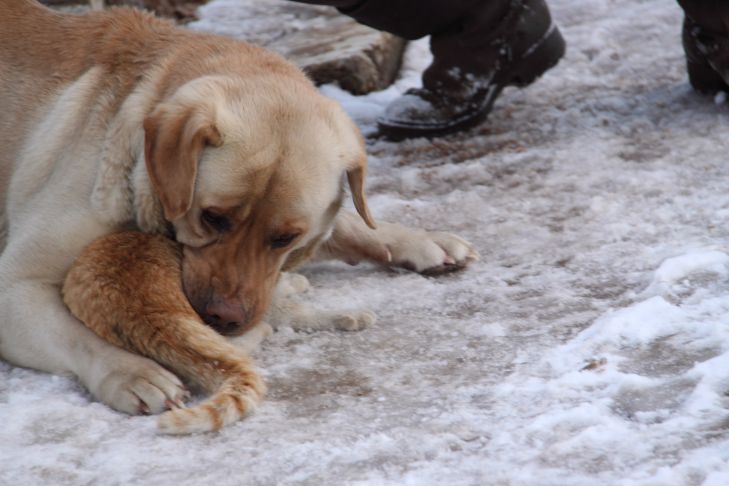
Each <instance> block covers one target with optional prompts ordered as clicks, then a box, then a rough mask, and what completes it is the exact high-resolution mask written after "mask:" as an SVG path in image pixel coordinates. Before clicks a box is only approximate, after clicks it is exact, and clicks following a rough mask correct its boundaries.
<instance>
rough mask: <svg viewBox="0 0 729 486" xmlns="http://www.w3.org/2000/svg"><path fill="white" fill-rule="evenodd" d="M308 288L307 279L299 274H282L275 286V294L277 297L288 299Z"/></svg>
mask: <svg viewBox="0 0 729 486" xmlns="http://www.w3.org/2000/svg"><path fill="white" fill-rule="evenodd" d="M309 288H311V284H310V283H309V279H308V278H306V277H304V276H303V275H301V274H300V273H290V272H283V273H281V277H280V279H279V281H278V284H277V286H276V294H277V296H278V297H288V296H291V295H294V294H300V293H302V292H306V291H307V290H309Z"/></svg>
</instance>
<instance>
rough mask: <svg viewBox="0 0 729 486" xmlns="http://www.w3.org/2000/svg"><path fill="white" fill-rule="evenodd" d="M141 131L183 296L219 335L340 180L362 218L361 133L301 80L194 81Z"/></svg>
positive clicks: (260, 298) (264, 294) (263, 300)
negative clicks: (177, 257)
mask: <svg viewBox="0 0 729 486" xmlns="http://www.w3.org/2000/svg"><path fill="white" fill-rule="evenodd" d="M144 131H145V160H146V165H147V172H148V174H149V178H150V181H151V185H152V188H153V189H154V191H155V193H156V194H157V196H158V197H159V200H160V202H161V206H162V209H163V211H164V217H165V219H166V220H168V221H169V222H170V223H171V224H172V225H173V226H174V230H175V235H176V238H177V241H179V242H180V243H182V245H183V248H184V249H183V261H182V269H183V285H184V289H185V293H186V294H187V297H188V299H189V301H190V303H191V304H192V306H193V307H194V308H195V310H196V311H197V312H198V313H199V314H200V315H201V316H202V317H203V319H204V320H205V321H206V322H208V324H210V325H212V326H213V327H214V328H216V329H217V330H218V331H220V332H222V333H224V334H238V333H240V332H243V331H244V330H245V329H247V328H248V327H249V326H250V325H252V324H255V323H256V322H258V321H259V320H260V319H261V317H262V316H263V314H264V312H265V310H266V308H267V307H268V304H269V302H270V299H271V294H272V292H273V288H274V286H275V284H276V281H277V279H278V276H279V273H280V271H281V268H282V267H283V266H284V265H285V263H286V262H287V260H290V259H297V257H298V256H300V255H301V254H305V253H307V252H310V251H312V250H313V248H314V247H315V246H316V245H317V244H318V243H319V242H320V241H322V240H323V239H324V238H326V237H327V236H328V233H329V232H330V231H331V228H332V225H333V221H334V217H335V215H336V214H337V212H338V211H339V209H340V206H341V204H342V200H343V196H344V183H345V182H344V181H345V180H346V181H348V183H349V187H350V190H351V193H352V197H353V199H354V205H355V207H356V208H357V210H358V212H359V214H360V215H361V217H362V218H363V219H364V220H365V222H366V223H367V224H368V225H370V226H373V222H372V218H371V217H370V215H369V212H368V209H367V203H366V200H365V194H364V177H365V173H366V156H365V151H364V144H363V141H362V138H361V135H360V134H359V131H358V130H357V128H356V126H355V125H354V123H353V122H352V121H351V120H350V119H349V118H348V117H347V116H346V114H345V113H344V112H343V111H342V109H341V108H340V107H339V105H338V104H337V103H335V102H333V101H331V100H328V99H326V98H324V97H323V96H321V95H320V94H319V93H318V92H317V91H316V90H315V89H314V88H313V87H312V86H310V85H309V84H308V83H305V82H301V81H286V80H281V79H279V78H276V77H270V78H268V79H266V78H264V77H261V78H259V79H253V80H249V81H241V80H231V79H229V78H224V77H215V76H210V77H205V78H199V79H197V80H195V81H193V82H190V83H187V84H186V85H184V86H183V87H181V88H180V89H179V90H177V92H176V93H175V94H174V95H172V96H171V97H169V98H168V99H167V100H166V101H165V102H163V103H161V104H160V105H159V106H158V107H157V108H156V109H155V110H154V112H152V113H151V114H150V115H149V116H148V117H147V118H146V119H145V121H144ZM373 227H374V226H373Z"/></svg>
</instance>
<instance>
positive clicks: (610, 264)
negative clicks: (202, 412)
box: [0, 0, 729, 486]
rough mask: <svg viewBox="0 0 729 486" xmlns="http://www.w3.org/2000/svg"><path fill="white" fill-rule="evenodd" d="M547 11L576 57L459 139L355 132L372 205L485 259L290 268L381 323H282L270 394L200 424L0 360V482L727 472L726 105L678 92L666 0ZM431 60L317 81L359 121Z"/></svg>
mask: <svg viewBox="0 0 729 486" xmlns="http://www.w3.org/2000/svg"><path fill="white" fill-rule="evenodd" d="M222 1H225V0H216V2H222ZM550 4H551V6H552V8H553V13H554V17H555V19H556V21H557V23H558V24H559V26H560V28H561V29H562V32H563V33H564V35H565V37H566V39H567V42H568V53H567V56H566V58H565V59H564V60H563V61H562V62H561V63H560V64H559V65H558V66H557V67H556V68H555V69H554V70H552V71H550V72H549V73H548V74H547V75H546V76H545V77H544V78H542V79H541V80H540V81H539V82H538V83H536V84H534V85H532V86H530V87H529V88H528V89H525V90H521V91H518V90H507V91H506V92H505V93H504V94H503V95H502V97H501V98H500V99H499V101H498V102H497V104H496V109H495V111H494V113H493V114H492V115H491V117H490V119H489V120H488V122H487V123H485V124H484V125H482V126H481V127H479V128H476V129H474V130H472V131H471V132H469V133H467V134H464V135H458V136H452V137H449V138H447V139H443V140H439V141H435V142H427V141H424V140H417V141H410V142H404V143H399V144H395V143H387V142H382V141H376V142H372V143H371V145H370V147H369V148H370V153H371V155H372V156H371V159H370V163H371V170H370V174H371V177H370V181H369V192H370V194H371V202H372V206H373V208H374V209H375V213H376V215H377V216H378V217H379V218H380V219H388V220H397V221H401V222H403V223H407V224H411V225H416V226H423V227H427V228H432V229H443V230H449V231H453V232H456V233H458V234H460V235H462V236H464V237H466V238H468V239H470V240H471V241H473V242H474V243H475V245H476V247H477V248H478V250H479V252H480V253H481V256H482V259H481V261H480V262H477V263H476V264H474V265H473V266H472V267H471V268H470V269H469V270H467V271H465V272H461V273H457V274H452V275H448V276H444V277H439V278H427V277H423V276H419V275H414V274H410V273H406V272H387V271H382V270H380V269H376V268H372V267H366V266H362V267H354V268H350V267H348V266H346V265H344V264H337V263H331V264H319V265H317V266H315V267H310V268H308V269H307V270H306V272H305V273H306V275H307V276H308V277H309V278H310V280H311V281H312V283H313V284H314V285H315V286H316V288H315V289H314V290H313V291H311V298H312V299H314V300H315V301H317V302H320V303H321V305H322V306H326V307H331V308H348V307H365V308H370V309H373V310H375V311H376V312H377V314H378V315H379V320H378V322H377V323H376V324H375V325H374V326H373V327H371V328H369V329H366V330H364V331H362V332H359V333H343V332H318V333H312V334H303V333H295V332H293V331H290V330H283V331H281V332H279V333H277V334H275V335H274V336H273V337H272V338H271V339H270V340H269V341H268V342H267V343H266V344H265V346H264V348H263V349H262V351H261V352H260V353H259V355H258V363H259V364H260V367H261V368H262V370H263V372H264V374H265V376H266V378H267V381H268V384H269V389H270V395H269V397H268V400H267V401H266V402H265V403H264V405H263V406H262V407H261V409H260V410H259V412H258V413H257V414H256V415H254V416H251V417H250V418H248V419H247V420H245V421H243V422H240V423H239V424H237V425H235V426H232V427H230V428H227V429H224V430H223V431H221V432H220V433H218V434H211V435H202V436H195V437H185V438H176V437H164V436H159V435H157V434H156V432H155V419H154V418H153V417H128V416H124V415H120V414H117V413H115V412H113V411H111V410H109V409H108V408H106V407H105V406H103V405H101V404H99V403H94V402H93V401H91V400H90V399H89V397H88V395H87V394H86V393H85V392H84V390H83V389H82V388H81V387H80V386H79V385H78V384H76V383H75V382H74V381H72V380H69V379H66V378H61V377H53V376H49V375H46V374H42V373H36V372H33V371H28V370H21V369H14V368H11V367H10V366H8V365H5V364H0V424H1V425H0V484H3V485H5V484H8V485H11V484H12V485H19V484H22V485H25V484H63V485H78V484H175V485H186V484H196V485H197V484H216V485H220V486H223V485H239V484H255V485H258V484H311V485H324V484H348V485H355V484H356V485H360V484H368V485H381V484H382V485H387V484H392V485H403V484H411V485H430V484H432V485H443V484H447V485H492V484H493V485H540V486H549V485H554V486H568V485H595V484H606V485H646V486H648V485H651V486H653V485H700V484H703V485H706V486H719V485H726V484H729V463H728V462H727V461H729V397H728V396H727V395H726V392H727V390H729V191H728V190H727V189H728V188H729V136H727V134H728V133H729V118H728V116H727V115H728V112H727V110H728V107H727V104H726V103H725V102H724V101H723V99H722V98H719V97H717V99H715V100H714V99H711V98H705V97H701V96H698V95H696V94H694V93H693V92H692V91H691V90H690V88H689V86H688V84H687V80H686V75H685V71H684V65H683V63H684V61H683V54H682V50H681V47H680V36H679V32H680V24H681V12H680V10H679V8H678V7H677V5H675V4H674V3H673V2H670V1H666V0H642V1H634V0H552V1H551V2H550ZM214 5H215V4H214ZM241 5H245V4H241ZM241 8H242V7H241ZM427 63H428V53H427V44H426V43H424V42H422V41H421V42H418V43H415V44H413V45H412V46H411V47H410V50H409V51H408V58H407V65H406V69H405V71H404V73H403V77H402V79H401V80H400V81H399V82H398V83H397V85H396V86H395V87H393V88H390V89H388V90H387V91H385V92H381V93H375V94H372V95H369V96H367V97H363V98H354V97H351V96H349V95H348V94H346V93H343V92H341V91H340V90H338V89H337V88H335V87H324V88H323V90H324V91H325V92H326V93H327V94H329V95H331V96H334V97H335V98H338V99H339V100H341V101H342V102H343V104H344V105H345V107H346V108H347V109H348V110H349V111H350V112H351V113H352V114H353V115H354V116H355V118H356V119H357V121H358V123H359V124H360V125H361V126H362V128H363V130H364V131H365V132H367V133H369V132H371V131H372V127H373V126H374V118H375V117H376V115H377V114H378V113H380V112H381V110H382V109H383V106H384V105H385V104H386V103H387V102H388V101H389V100H391V99H392V98H393V97H395V96H396V95H397V94H398V93H399V92H401V91H403V90H404V89H405V88H406V87H407V86H409V85H411V84H413V83H416V82H417V80H418V72H419V70H421V69H422V68H423V67H424V66H426V65H427Z"/></svg>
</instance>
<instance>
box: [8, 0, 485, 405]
mask: <svg viewBox="0 0 729 486" xmlns="http://www.w3.org/2000/svg"><path fill="white" fill-rule="evenodd" d="M0 7H2V15H0V107H2V109H0V194H1V195H2V197H1V198H0V211H1V217H0V236H1V237H2V241H1V242H0V243H1V247H2V248H3V251H2V254H1V255H0V315H2V320H1V321H0V357H2V359H4V360H6V361H8V362H10V363H13V364H15V365H18V366H25V367H29V368H34V369H37V370H43V371H47V372H51V373H58V374H66V375H69V376H75V377H77V378H78V379H79V380H80V381H81V383H83V385H84V386H86V387H87V388H88V389H89V391H90V392H91V393H92V394H93V395H94V396H95V397H96V398H98V399H99V400H101V401H103V402H104V403H107V404H109V405H110V406H111V407H113V408H115V409H117V410H121V411H124V412H128V413H139V412H140V411H141V410H145V411H146V410H148V411H150V412H152V413H157V412H160V411H162V410H164V409H165V408H166V406H167V405H166V404H167V403H169V402H170V401H172V402H177V401H179V400H180V399H181V398H182V396H183V394H184V390H183V387H182V385H181V383H180V381H179V380H178V379H177V377H175V376H174V375H173V374H171V373H169V372H168V371H166V370H165V369H164V368H162V367H161V366H159V365H158V364H156V363H154V362H152V361H150V360H148V359H145V358H142V357H140V356H136V355H133V354H131V353H128V352H126V351H123V350H121V349H120V348H117V347H115V346H112V345H110V344H108V343H106V342H104V341H103V340H102V339H100V338H99V337H97V336H96V335H95V334H94V333H92V332H91V331H89V330H88V329H87V328H86V327H85V326H83V325H81V324H80V323H79V322H78V321H77V320H76V319H75V318H74V317H72V316H71V314H70V313H69V311H68V310H67V309H66V307H65V306H64V305H63V302H62V301H61V297H60V293H59V286H60V284H61V282H62V280H63V278H64V275H65V273H66V271H67V270H68V268H69V267H70V265H71V263H72V262H73V260H74V258H75V257H76V256H77V255H78V254H79V253H80V252H81V250H82V248H84V247H85V246H86V245H87V244H88V243H89V242H91V241H92V240H94V239H96V238H97V237H100V236H102V235H105V234H108V233H110V232H114V231H117V230H119V229H122V228H126V227H138V228H140V229H142V230H144V231H147V232H157V233H160V232H166V231H168V229H169V228H170V227H172V228H174V230H175V231H176V234H177V239H178V241H180V242H181V243H183V244H184V245H185V248H186V249H187V250H189V251H191V252H196V251H198V249H199V248H202V247H203V245H208V246H205V248H209V245H210V244H211V243H213V242H214V241H216V238H220V236H219V235H215V234H213V233H212V232H210V231H209V228H207V229H206V228H205V227H204V226H201V223H200V212H201V210H202V209H203V208H205V207H206V206H207V205H215V206H224V207H225V208H237V209H236V211H237V212H236V213H235V218H238V219H235V222H236V224H237V223H238V221H239V220H240V221H244V220H245V218H247V217H249V216H250V211H254V212H257V211H260V210H261V209H259V208H260V207H263V206H262V204H263V203H261V204H259V202H261V201H263V202H265V203H266V205H265V207H266V208H267V209H266V210H267V211H269V212H268V213H267V214H266V218H265V219H266V221H271V222H273V223H276V224H282V225H283V224H289V226H290V225H293V224H294V223H295V226H296V225H298V226H296V230H297V231H301V233H300V234H299V235H298V237H297V238H298V239H297V240H296V241H295V242H294V243H293V244H292V246H291V247H289V248H287V249H286V251H285V252H282V253H281V254H280V255H279V256H277V257H276V258H277V259H275V260H271V262H273V263H271V264H270V265H271V269H272V270H271V271H272V272H274V273H276V272H278V271H279V270H280V269H281V267H282V266H284V265H288V264H291V265H293V264H294V263H298V261H299V260H298V259H295V258H294V256H295V255H298V254H301V255H304V256H305V254H310V253H312V252H313V251H314V250H315V249H316V247H317V246H318V245H319V244H320V243H323V244H321V248H320V250H319V253H318V256H319V257H321V258H325V257H336V258H342V259H345V260H347V261H349V262H351V263H355V262H358V261H364V260H367V261H374V262H377V263H381V264H383V265H392V266H396V265H400V266H407V267H409V268H412V269H413V270H417V271H433V270H436V271H437V270H449V269H451V268H455V267H458V266H462V265H465V264H466V263H468V261H470V260H472V259H473V258H475V253H474V252H473V250H472V249H471V247H470V245H469V244H467V243H466V242H464V241H463V240H461V239H459V238H457V237H453V236H452V235H448V234H445V233H426V232H423V231H419V230H411V229H408V228H405V227H402V226H399V225H391V224H387V223H380V224H379V225H378V227H377V229H370V228H368V227H367V225H366V224H365V222H364V221H363V220H362V219H361V218H360V217H359V216H357V215H354V214H353V213H349V212H346V211H342V212H340V213H338V214H337V215H336V219H335V220H334V221H333V223H332V222H331V221H329V219H327V218H328V217H329V216H326V214H325V213H326V211H327V207H326V206H327V205H328V204H330V202H331V199H332V198H335V197H336V195H337V194H338V193H339V191H341V180H342V177H343V176H344V174H345V172H348V173H349V176H350V177H349V181H350V183H351V184H352V188H353V195H354V196H355V205H356V206H357V208H358V209H359V211H360V213H361V214H362V216H363V217H365V218H366V219H367V218H368V214H367V212H366V203H365V202H364V194H363V190H362V178H363V177H364V168H365V159H364V149H363V145H362V140H361V137H360V135H359V134H358V132H357V130H356V127H355V126H354V124H353V123H352V122H351V121H350V120H349V119H348V118H347V117H346V115H344V113H343V112H342V110H341V108H339V107H338V106H337V105H336V104H335V103H333V102H331V101H329V100H326V99H324V98H323V97H321V96H320V95H318V93H317V92H316V90H315V89H314V88H313V87H312V86H311V84H310V83H309V82H308V81H307V80H306V79H305V77H304V76H303V74H302V73H301V72H300V71H299V70H298V69H296V68H295V67H293V66H292V65H290V64H288V63H286V62H285V61H284V60H283V59H281V58H279V57H278V56H276V55H273V54H270V53H268V52H266V51H264V50H261V49H258V48H255V47H252V46H247V45H244V44H238V43H234V42H233V41H230V40H225V39H222V38H216V37H213V36H204V35H200V34H192V33H189V32H185V31H182V30H180V29H176V28H174V27H172V26H171V25H169V24H167V23H165V22H161V21H158V20H156V19H153V18H152V17H151V16H148V15H142V14H137V13H135V12H131V11H127V10H124V9H109V10H105V11H101V12H93V13H90V14H87V15H84V16H75V15H73V16H72V15H68V14H64V15H61V14H57V13H53V12H51V11H50V10H48V9H46V8H45V7H42V6H40V5H39V4H36V3H35V2H33V1H32V0H0ZM213 73H215V74H214V75H213ZM183 106H184V107H189V108H190V109H191V110H193V111H192V112H190V113H192V114H190V113H187V114H188V115H189V116H190V117H191V120H196V119H195V118H194V117H195V116H197V115H195V113H197V112H198V111H199V112H200V113H202V114H203V115H201V116H206V117H209V119H206V120H202V121H204V122H205V123H210V124H211V126H213V128H215V129H217V130H218V131H219V132H220V133H219V134H220V137H221V140H220V141H221V144H220V145H219V146H215V147H213V146H210V147H205V148H203V149H202V151H201V153H200V157H199V160H196V161H195V162H196V163H197V164H198V166H199V167H198V169H197V172H196V178H195V180H194V181H193V182H194V193H193V194H192V200H191V201H189V207H183V209H184V212H183V213H182V214H174V215H173V216H174V217H172V218H171V219H172V220H171V221H166V220H165V217H164V215H165V209H169V208H164V207H163V204H162V203H161V200H160V193H159V189H160V188H159V187H155V186H154V184H152V183H151V181H150V177H149V172H148V164H150V163H152V162H151V161H150V160H146V158H145V142H146V141H148V139H147V137H148V136H149V133H150V131H149V130H148V131H147V133H146V134H145V127H151V125H149V124H147V125H145V121H149V120H151V121H152V122H160V120H161V117H162V114H164V112H165V110H173V109H175V110H176V109H178V108H179V107H183ZM282 107H283V108H282ZM180 116H182V114H181V115H180ZM198 121H200V120H198ZM150 123H151V122H150ZM160 123H162V122H160ZM191 123H192V122H191ZM184 133H187V132H184ZM192 135H193V134H192V133H189V134H187V135H185V136H192ZM172 149H174V148H172ZM255 164H259V165H255ZM256 168H258V169H260V170H256ZM173 174H174V172H173ZM172 177H173V176H165V177H163V179H162V180H161V181H160V182H161V184H162V189H164V188H165V187H166V185H167V184H172V182H173V181H172V180H171V178H172ZM252 200H255V201H257V203H256V205H249V203H250V201H252ZM184 202H185V201H184V200H183V203H184ZM231 211H232V209H231ZM170 214H172V213H170ZM331 216H334V214H332V215H331ZM292 218H293V219H292ZM273 223H272V224H273ZM332 224H333V228H332ZM236 228H238V226H236ZM236 231H237V229H236ZM260 231H263V230H260ZM261 234H262V233H261ZM256 235H257V234H256ZM259 236H260V235H259ZM241 238H242V239H241V240H240V241H241V242H242V243H241V244H240V245H238V246H236V247H233V246H231V247H230V248H228V249H227V250H226V251H227V252H229V253H230V255H234V254H235V255H238V253H235V252H240V251H242V250H246V248H247V247H248V245H250V244H252V242H253V241H254V238H253V236H251V237H250V238H248V239H246V238H243V237H241ZM326 238H328V239H326ZM324 240H325V241H324ZM241 248H242V250H241ZM187 250H186V251H187ZM239 250H240V251H239ZM305 250H306V251H305ZM261 251H263V250H261ZM266 251H269V250H266ZM222 254H223V255H226V254H227V253H225V252H223V253H222ZM235 255H234V256H231V257H230V258H228V259H226V258H227V257H226V258H223V257H220V258H223V259H222V260H221V261H220V266H221V268H222V267H225V268H229V269H231V268H232V269H235V268H237V265H239V262H240V261H241V260H240V259H241V258H244V257H241V256H240V255H238V256H235ZM204 258H208V257H204ZM210 258H212V257H210ZM210 258H208V260H209V261H212V260H211V259H210ZM236 258H237V259H236ZM246 258H247V257H246ZM250 258H251V260H250V261H251V262H253V263H256V262H259V261H262V259H261V258H258V257H255V258H254V257H250ZM208 260H205V261H208ZM294 260H296V261H294ZM301 261H303V258H302V259H301ZM198 268H199V267H195V268H193V270H191V271H190V272H189V275H188V276H189V277H190V278H191V279H193V280H194V281H196V282H197V283H198V284H199V286H200V288H204V285H205V283H204V282H203V281H202V280H200V279H201V278H202V277H201V274H200V271H199V270H198ZM231 278H233V277H231ZM235 278H254V277H249V276H243V275H239V276H236V277H235ZM195 279H197V280H195ZM201 282H202V283H201ZM249 283H250V286H249V287H250V288H251V289H254V290H246V291H242V294H241V295H240V296H238V297H235V298H236V299H242V300H241V301H245V302H248V301H249V300H250V302H253V301H254V300H255V299H254V298H258V297H256V296H255V295H253V292H254V291H255V289H256V288H258V287H255V285H254V284H255V283H256V282H255V281H253V282H249ZM246 285H248V284H246ZM261 285H262V286H263V284H261ZM249 287H246V288H249ZM241 288H242V287H241ZM231 298H232V297H231ZM267 298H268V297H267V296H266V295H261V296H260V298H259V301H260V302H261V304H260V305H259V307H261V308H262V309H263V308H265V305H264V304H265V301H266V299H267ZM246 305H247V304H246ZM275 308H276V307H275V305H274V310H275ZM297 312H298V311H297ZM356 320H357V322H359V321H360V319H359V318H357V319H356ZM367 320H368V319H364V321H367ZM364 321H363V322H364ZM311 324H312V327H313V323H311ZM357 325H359V324H357ZM357 325H354V327H357ZM344 327H347V326H346V325H345V326H344Z"/></svg>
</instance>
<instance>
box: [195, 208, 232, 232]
mask: <svg viewBox="0 0 729 486" xmlns="http://www.w3.org/2000/svg"><path fill="white" fill-rule="evenodd" d="M200 219H201V220H202V222H203V223H205V224H206V225H208V226H210V227H211V228H212V229H214V230H215V231H217V232H219V233H222V232H223V231H228V230H229V229H230V220H228V218H226V217H225V216H223V215H222V214H218V213H215V212H213V211H210V210H209V209H204V210H203V212H202V213H201V214H200Z"/></svg>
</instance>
